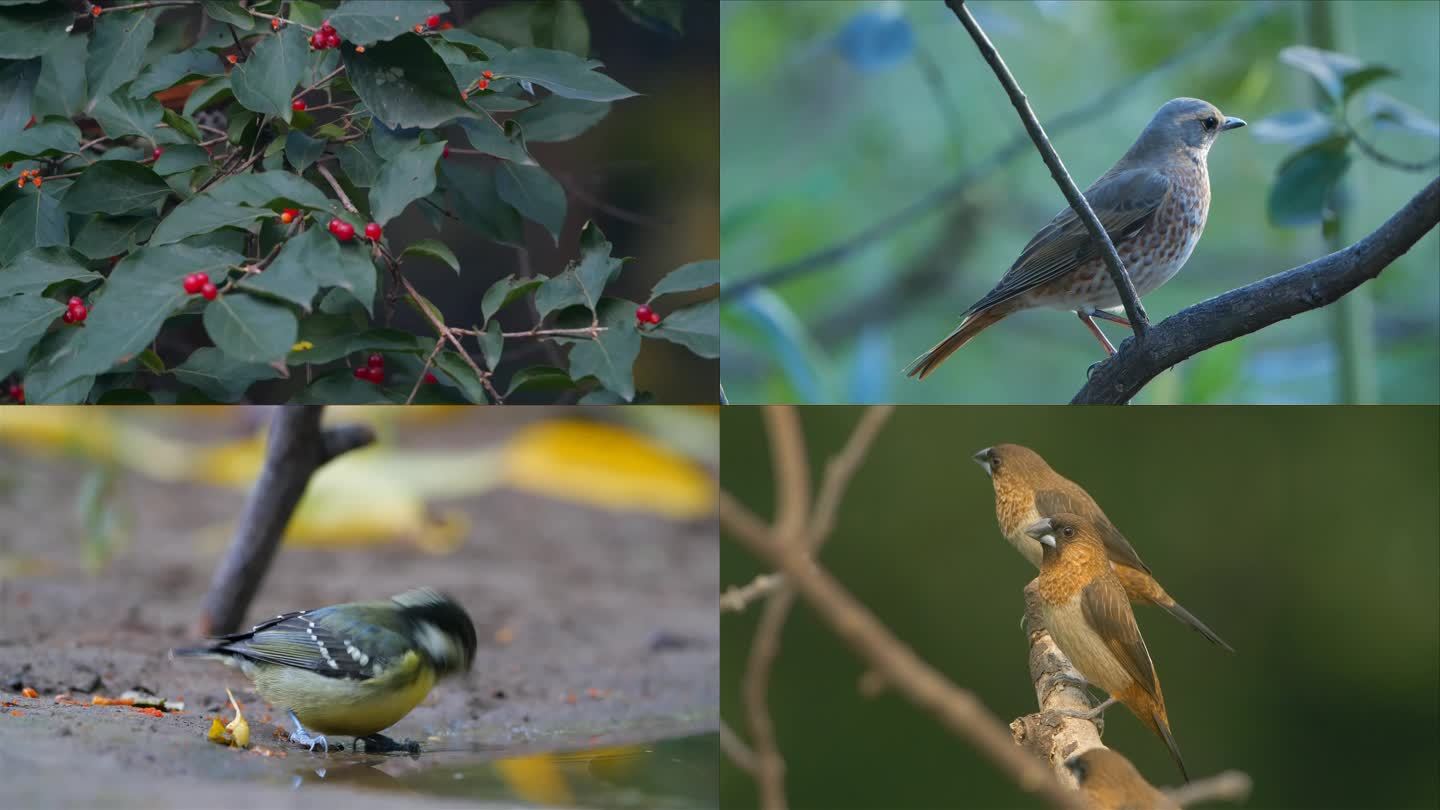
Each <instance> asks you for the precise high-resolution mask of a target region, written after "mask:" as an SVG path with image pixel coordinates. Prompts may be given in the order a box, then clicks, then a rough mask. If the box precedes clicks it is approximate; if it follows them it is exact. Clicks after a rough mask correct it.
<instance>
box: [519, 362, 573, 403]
mask: <svg viewBox="0 0 1440 810" xmlns="http://www.w3.org/2000/svg"><path fill="white" fill-rule="evenodd" d="M574 387H575V382H574V380H571V379H570V375H568V374H566V373H565V372H564V371H563V370H561V369H558V368H555V367H553V366H528V367H526V368H522V369H520V370H519V371H517V372H515V376H513V377H511V378H510V387H509V388H508V389H506V391H505V398H506V399H509V398H510V395H511V394H514V393H515V392H517V391H568V390H570V389H572V388H574Z"/></svg>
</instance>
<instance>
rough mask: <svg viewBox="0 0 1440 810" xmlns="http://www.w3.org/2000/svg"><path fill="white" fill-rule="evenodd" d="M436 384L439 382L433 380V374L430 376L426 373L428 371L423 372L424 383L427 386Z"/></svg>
mask: <svg viewBox="0 0 1440 810" xmlns="http://www.w3.org/2000/svg"><path fill="white" fill-rule="evenodd" d="M438 382H440V381H439V380H438V379H436V378H435V375H434V374H431V373H430V372H428V371H427V372H425V383H426V384H427V385H434V384H435V383H438Z"/></svg>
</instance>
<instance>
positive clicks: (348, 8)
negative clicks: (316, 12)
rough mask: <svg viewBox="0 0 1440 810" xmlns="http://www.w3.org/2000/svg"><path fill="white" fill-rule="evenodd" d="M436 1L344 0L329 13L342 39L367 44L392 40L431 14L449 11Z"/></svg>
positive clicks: (445, 6)
mask: <svg viewBox="0 0 1440 810" xmlns="http://www.w3.org/2000/svg"><path fill="white" fill-rule="evenodd" d="M449 12H450V7H449V6H447V5H445V4H444V3H442V2H439V0H346V2H344V3H341V4H340V6H339V7H338V8H336V9H335V10H334V11H333V12H331V13H330V14H329V15H328V19H329V20H330V24H331V25H333V26H335V30H336V31H337V32H339V34H340V36H341V38H342V39H344V40H345V41H346V42H353V43H355V44H356V45H364V46H365V49H366V50H367V51H368V50H369V49H370V46H371V45H373V44H375V43H377V42H383V41H386V40H391V39H394V38H396V37H398V36H400V35H401V34H405V33H408V32H410V31H411V30H413V29H414V27H415V25H416V24H417V23H418V24H420V25H424V24H425V19H426V18H427V17H429V16H430V15H431V14H448V13H449Z"/></svg>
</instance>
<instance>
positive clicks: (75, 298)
mask: <svg viewBox="0 0 1440 810" xmlns="http://www.w3.org/2000/svg"><path fill="white" fill-rule="evenodd" d="M84 303H85V299H84V298H81V297H80V296H78V295H72V296H70V300H69V301H67V302H66V305H67V306H72V307H73V306H75V305H76V304H84Z"/></svg>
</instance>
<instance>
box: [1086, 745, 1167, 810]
mask: <svg viewBox="0 0 1440 810" xmlns="http://www.w3.org/2000/svg"><path fill="white" fill-rule="evenodd" d="M1065 767H1067V768H1069V769H1070V773H1072V774H1074V775H1075V782H1076V783H1077V784H1078V785H1079V786H1080V792H1081V793H1083V794H1085V800H1086V802H1087V803H1088V804H1089V806H1090V807H1091V808H1093V810H1180V805H1178V804H1176V803H1175V802H1174V801H1173V800H1172V799H1171V798H1170V797H1169V796H1166V795H1165V794H1164V793H1161V792H1160V791H1158V790H1156V789H1155V787H1154V786H1153V785H1151V784H1150V783H1149V782H1146V781H1145V777H1143V776H1141V775H1140V772H1139V771H1137V770H1135V766H1134V765H1132V764H1130V760H1128V759H1126V758H1125V757H1123V756H1121V755H1120V754H1119V753H1117V752H1115V751H1112V750H1110V749H1109V748H1091V749H1090V750H1089V751H1086V752H1084V753H1081V754H1076V755H1075V756H1073V757H1071V758H1069V759H1067V760H1066V761H1065Z"/></svg>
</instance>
